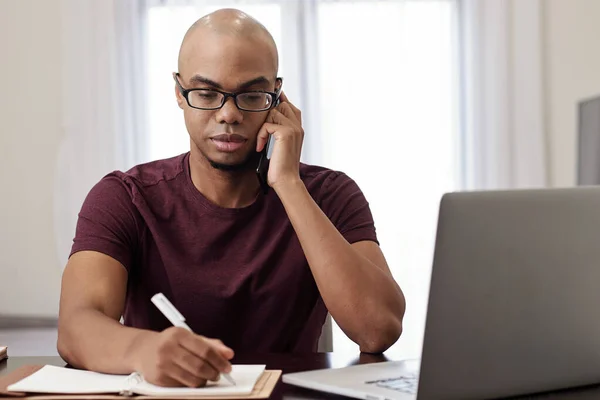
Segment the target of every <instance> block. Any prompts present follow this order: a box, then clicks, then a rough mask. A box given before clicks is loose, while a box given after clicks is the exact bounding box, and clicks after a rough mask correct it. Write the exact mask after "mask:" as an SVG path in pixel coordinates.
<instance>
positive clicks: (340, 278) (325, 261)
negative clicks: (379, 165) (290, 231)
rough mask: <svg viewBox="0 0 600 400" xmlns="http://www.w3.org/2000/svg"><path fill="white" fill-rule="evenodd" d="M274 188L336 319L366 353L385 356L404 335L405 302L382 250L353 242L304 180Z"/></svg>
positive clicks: (321, 291) (368, 242)
mask: <svg viewBox="0 0 600 400" xmlns="http://www.w3.org/2000/svg"><path fill="white" fill-rule="evenodd" d="M275 188H276V191H277V194H278V195H279V197H280V198H281V201H282V203H283V205H284V207H285V209H286V212H287V214H288V216H289V218H290V221H291V223H292V225H293V226H294V230H295V231H296V234H297V235H298V239H299V241H300V244H301V246H302V249H303V250H304V254H305V255H306V259H307V260H308V264H309V266H310V269H311V271H312V274H313V276H314V278H315V281H316V283H317V286H318V288H319V291H320V293H321V296H322V297H323V301H324V302H325V305H326V306H327V309H328V310H329V312H330V313H331V315H332V317H333V318H334V319H335V320H336V322H337V323H338V324H339V326H340V328H342V330H343V331H344V332H345V333H346V335H348V337H349V338H350V339H352V340H353V341H354V342H356V343H357V344H358V345H359V346H360V349H361V351H364V352H369V353H378V352H383V351H385V350H386V349H387V348H389V347H390V346H391V345H392V344H394V342H396V340H397V339H398V337H399V336H400V334H401V332H402V318H403V316H404V310H405V300H404V296H403V294H402V291H401V290H400V287H399V286H398V285H397V284H396V282H395V281H394V279H393V277H392V275H391V273H390V270H389V268H388V266H387V263H386V261H385V257H384V256H383V254H382V252H381V250H380V248H379V246H378V245H377V244H376V243H375V242H371V241H361V242H357V243H354V244H350V243H348V242H347V241H346V239H344V237H343V236H342V235H341V234H340V232H339V231H338V230H337V229H336V227H335V226H334V225H333V224H332V223H331V221H330V220H329V218H327V216H326V215H325V214H324V213H323V212H322V211H321V209H320V208H319V206H318V205H317V204H316V203H315V202H314V200H313V199H312V197H311V196H310V194H309V193H308V191H307V190H306V187H305V186H304V184H303V182H302V181H300V180H298V181H295V182H289V183H288V182H286V183H284V184H281V185H279V186H276V187H275Z"/></svg>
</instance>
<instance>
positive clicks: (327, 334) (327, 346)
mask: <svg viewBox="0 0 600 400" xmlns="http://www.w3.org/2000/svg"><path fill="white" fill-rule="evenodd" d="M317 351H318V352H319V353H327V352H332V351H333V327H332V324H331V314H329V313H328V314H327V318H325V323H324V324H323V329H322V330H321V336H320V337H319V346H318V348H317Z"/></svg>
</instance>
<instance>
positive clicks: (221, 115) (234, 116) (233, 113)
mask: <svg viewBox="0 0 600 400" xmlns="http://www.w3.org/2000/svg"><path fill="white" fill-rule="evenodd" d="M216 117H217V122H218V123H220V124H239V123H241V122H242V120H243V119H244V114H242V112H241V111H240V110H239V109H238V108H237V106H236V105H235V100H234V99H233V97H229V98H228V99H227V100H225V104H223V107H221V108H220V109H219V110H218V111H217V114H216Z"/></svg>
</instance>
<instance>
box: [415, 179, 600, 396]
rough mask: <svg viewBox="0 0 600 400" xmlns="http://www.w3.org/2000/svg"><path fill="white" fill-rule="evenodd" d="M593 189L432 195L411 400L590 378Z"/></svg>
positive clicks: (597, 194)
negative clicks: (435, 198)
mask: <svg viewBox="0 0 600 400" xmlns="http://www.w3.org/2000/svg"><path fill="white" fill-rule="evenodd" d="M599 306H600V187H579V188H569V189H539V190H516V191H489V192H464V193H451V194H447V195H445V196H444V197H443V199H442V202H441V206H440V214H439V222H438V232H437V239H436V246H435V255H434V263H433V271H432V280H431V286H430V295H429V303H428V312H427V318H426V328H425V337H424V343H423V354H422V359H421V372H420V379H419V392H418V398H419V399H432V400H435V399H481V398H497V397H504V396H511V395H517V394H526V393H534V392H540V391H548V390H553V389H559V388H566V387H573V386H579V385H585V384H592V383H599V382H600V318H598V316H599V313H598V311H597V310H598V307H599Z"/></svg>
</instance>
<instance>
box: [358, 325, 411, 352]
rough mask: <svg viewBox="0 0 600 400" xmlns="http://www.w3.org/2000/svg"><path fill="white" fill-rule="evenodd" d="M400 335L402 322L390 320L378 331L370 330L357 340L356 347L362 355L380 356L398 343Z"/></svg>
mask: <svg viewBox="0 0 600 400" xmlns="http://www.w3.org/2000/svg"><path fill="white" fill-rule="evenodd" d="M401 334H402V320H401V319H396V318H393V319H390V320H388V321H387V322H386V323H385V324H382V326H381V328H380V329H370V331H369V332H366V333H365V335H364V337H363V338H362V339H361V340H359V342H358V345H359V347H360V351H361V352H363V353H372V354H380V353H383V352H384V351H386V350H387V349H389V348H390V347H391V346H392V345H393V344H394V343H396V342H397V341H398V339H399V338H400V335H401Z"/></svg>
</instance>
